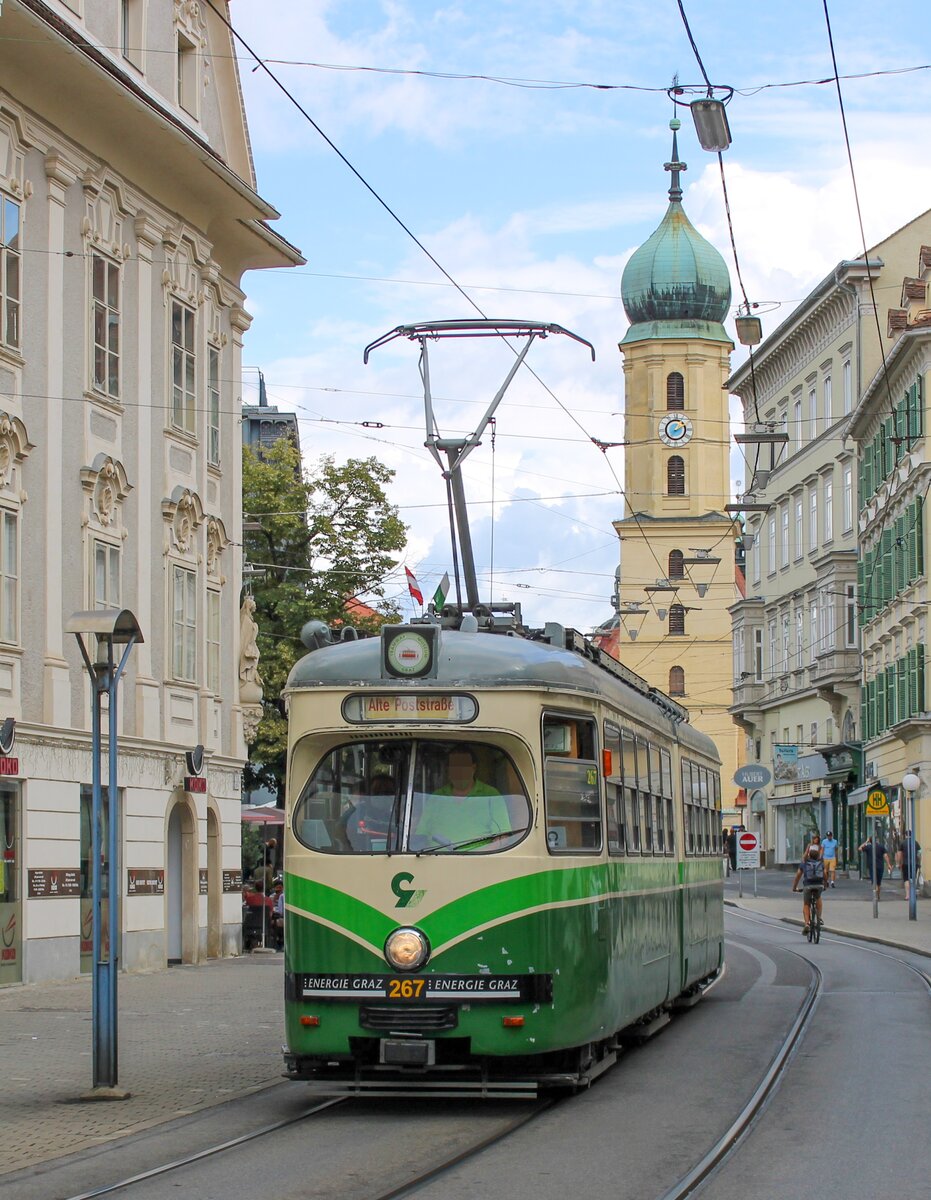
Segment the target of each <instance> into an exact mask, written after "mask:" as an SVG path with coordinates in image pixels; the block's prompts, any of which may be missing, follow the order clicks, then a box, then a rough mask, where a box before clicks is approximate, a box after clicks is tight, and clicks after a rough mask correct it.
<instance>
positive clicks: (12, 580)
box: [0, 509, 19, 645]
mask: <svg viewBox="0 0 931 1200" xmlns="http://www.w3.org/2000/svg"><path fill="white" fill-rule="evenodd" d="M0 526H2V534H0V638H2V640H3V641H4V642H9V643H12V644H14V645H15V644H16V643H17V642H18V641H19V517H18V514H17V513H15V512H10V511H9V510H7V509H4V510H3V511H2V512H0Z"/></svg>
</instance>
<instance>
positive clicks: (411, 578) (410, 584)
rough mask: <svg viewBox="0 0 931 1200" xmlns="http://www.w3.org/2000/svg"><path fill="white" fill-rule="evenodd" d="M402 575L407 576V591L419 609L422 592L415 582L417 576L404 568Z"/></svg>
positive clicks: (407, 568) (421, 601)
mask: <svg viewBox="0 0 931 1200" xmlns="http://www.w3.org/2000/svg"><path fill="white" fill-rule="evenodd" d="M404 574H405V575H406V576H407V590H408V591H409V592H410V594H411V596H412V597H413V598H414V599H415V600H416V601H417V603H418V604H419V605H421V607H422V606H423V592H422V591H421V590H420V584H418V582H417V576H416V575H415V574H414V572H413V571H412V570H411V569H410V568H409V567H405V568H404Z"/></svg>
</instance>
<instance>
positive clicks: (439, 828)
mask: <svg viewBox="0 0 931 1200" xmlns="http://www.w3.org/2000/svg"><path fill="white" fill-rule="evenodd" d="M477 772H478V759H477V758H476V755H475V751H474V750H473V749H472V747H471V746H469V745H460V746H454V747H452V749H450V751H449V753H448V755H447V757H446V779H447V782H446V783H444V784H442V785H441V786H440V787H438V788H436V789H435V790H433V791H432V792H430V793H429V794H425V795H423V796H422V797H421V804H422V807H421V809H420V812H419V813H417V812H416V811H415V813H414V821H413V824H412V833H411V849H412V850H414V851H423V850H444V849H456V850H472V849H475V850H482V849H485V848H486V847H487V846H489V845H491V844H493V843H494V842H496V841H497V840H498V839H499V838H501V837H504V836H508V835H512V834H514V833H522V832H523V830H514V829H512V827H511V818H510V815H509V812H508V806H507V802H506V800H505V798H504V797H503V796H502V795H501V793H500V792H499V791H498V789H497V788H494V787H492V786H491V785H490V784H487V783H484V782H483V781H482V780H481V779H478V778H477Z"/></svg>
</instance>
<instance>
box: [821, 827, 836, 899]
mask: <svg viewBox="0 0 931 1200" xmlns="http://www.w3.org/2000/svg"><path fill="white" fill-rule="evenodd" d="M821 851H822V853H823V855H824V886H825V887H834V883H835V879H836V877H837V838H836V837H835V836H834V834H833V833H832V832H831V831H830V829H829V830H828V835H827V837H826V838H825V839H824V841H823V842H822V843H821Z"/></svg>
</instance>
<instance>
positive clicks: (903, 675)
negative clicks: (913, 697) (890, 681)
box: [895, 658, 911, 721]
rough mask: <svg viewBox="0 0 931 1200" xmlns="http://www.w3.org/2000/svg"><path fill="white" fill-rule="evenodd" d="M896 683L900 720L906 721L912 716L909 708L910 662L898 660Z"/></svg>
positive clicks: (902, 659) (897, 707)
mask: <svg viewBox="0 0 931 1200" xmlns="http://www.w3.org/2000/svg"><path fill="white" fill-rule="evenodd" d="M895 682H896V711H897V712H898V714H899V720H900V721H904V720H905V718H906V717H909V716H911V712H910V711H909V707H908V662H907V660H906V659H904V658H900V659H898V660H897V662H896V664H895Z"/></svg>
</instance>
